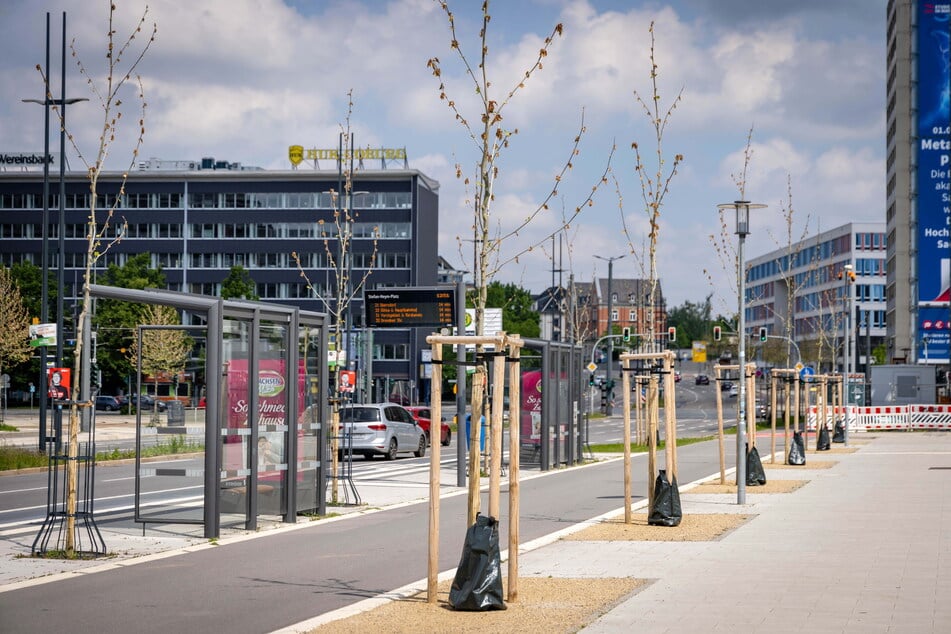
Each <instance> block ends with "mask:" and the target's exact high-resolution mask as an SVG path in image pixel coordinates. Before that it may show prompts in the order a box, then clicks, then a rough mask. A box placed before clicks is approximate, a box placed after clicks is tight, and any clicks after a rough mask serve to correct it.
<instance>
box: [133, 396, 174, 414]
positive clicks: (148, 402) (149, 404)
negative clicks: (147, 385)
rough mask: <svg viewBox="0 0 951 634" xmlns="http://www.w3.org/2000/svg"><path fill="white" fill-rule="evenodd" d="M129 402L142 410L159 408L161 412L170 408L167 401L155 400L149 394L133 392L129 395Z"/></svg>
mask: <svg viewBox="0 0 951 634" xmlns="http://www.w3.org/2000/svg"><path fill="white" fill-rule="evenodd" d="M128 402H129V403H131V404H132V405H135V406H136V407H137V408H139V409H140V410H142V411H150V412H151V411H153V410H155V409H158V411H160V412H164V411H165V410H167V409H168V405H167V404H166V403H165V401H158V400H155V399H154V398H153V397H151V396H149V395H148V394H132V395H130V396H129V397H128Z"/></svg>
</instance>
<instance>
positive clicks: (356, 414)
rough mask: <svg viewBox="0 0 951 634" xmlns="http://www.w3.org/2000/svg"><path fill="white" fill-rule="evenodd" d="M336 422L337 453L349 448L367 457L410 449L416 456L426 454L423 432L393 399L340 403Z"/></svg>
mask: <svg viewBox="0 0 951 634" xmlns="http://www.w3.org/2000/svg"><path fill="white" fill-rule="evenodd" d="M340 423H341V425H342V429H341V434H342V436H343V438H341V439H340V453H346V452H348V451H352V452H353V453H355V454H360V455H362V456H363V457H364V458H366V459H367V460H369V459H371V458H373V456H383V457H385V458H386V459H387V460H393V459H394V458H396V455H397V454H398V453H402V452H412V454H413V455H414V456H416V457H417V458H422V457H423V456H425V455H426V445H427V442H426V432H425V431H424V430H423V428H422V427H420V426H419V423H417V422H416V419H415V418H413V415H412V414H410V413H409V411H407V410H406V409H405V408H404V407H402V406H400V405H397V404H396V403H370V404H366V405H348V406H346V407H342V408H341V409H340Z"/></svg>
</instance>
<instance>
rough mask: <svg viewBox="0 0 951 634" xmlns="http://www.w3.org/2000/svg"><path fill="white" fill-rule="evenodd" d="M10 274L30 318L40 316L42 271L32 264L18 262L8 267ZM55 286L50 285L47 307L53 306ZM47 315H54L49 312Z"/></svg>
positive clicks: (55, 293) (55, 292)
mask: <svg viewBox="0 0 951 634" xmlns="http://www.w3.org/2000/svg"><path fill="white" fill-rule="evenodd" d="M10 274H11V275H12V276H13V281H14V282H15V283H16V285H17V286H18V287H19V288H20V295H21V297H22V298H23V305H24V306H25V307H26V311H27V313H29V315H30V317H37V318H39V316H40V313H41V311H40V300H41V298H42V297H43V270H42V269H41V268H40V267H38V266H37V265H35V264H33V263H32V262H25V261H24V262H18V263H17V264H14V265H13V266H11V267H10ZM57 290H58V289H57V288H56V284H51V285H50V287H49V289H48V293H49V305H50V306H55V305H56V304H55V302H56V296H57ZM48 314H50V315H52V314H54V313H53V311H52V310H51V311H50V312H49V313H48Z"/></svg>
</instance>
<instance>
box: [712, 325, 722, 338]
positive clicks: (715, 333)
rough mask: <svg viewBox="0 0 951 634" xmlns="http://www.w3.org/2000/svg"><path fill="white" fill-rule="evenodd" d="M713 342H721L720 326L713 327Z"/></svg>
mask: <svg viewBox="0 0 951 634" xmlns="http://www.w3.org/2000/svg"><path fill="white" fill-rule="evenodd" d="M713 340H714V341H720V327H719V326H714V327H713Z"/></svg>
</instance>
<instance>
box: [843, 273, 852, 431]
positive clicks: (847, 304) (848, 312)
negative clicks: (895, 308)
mask: <svg viewBox="0 0 951 634" xmlns="http://www.w3.org/2000/svg"><path fill="white" fill-rule="evenodd" d="M844 268H845V274H844V275H843V276H842V280H843V283H844V284H845V287H844V289H843V290H844V291H845V292H844V294H843V296H842V303H843V304H844V306H843V308H844V309H845V314H844V317H845V322H844V323H845V332H844V333H843V336H844V339H845V341H844V343H843V346H844V347H843V350H842V354H843V359H842V368H843V370H844V372H845V379H844V381H843V385H844V386H845V414H844V419H845V420H844V424H845V431H844V432H843V434H842V438H843V440H844V442H845V446H846V447H848V446H849V398H850V397H851V396H852V388H851V386H850V385H849V374H850V367H849V366H850V365H851V362H852V354H851V353H852V346H851V343H852V342H851V339H852V338H851V336H850V335H851V331H852V323H851V318H852V280H853V279H855V278H854V275H853V273H852V263H851V262H849V263H847V264H846V265H845V267H844Z"/></svg>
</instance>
